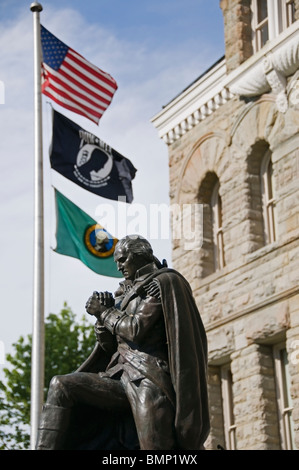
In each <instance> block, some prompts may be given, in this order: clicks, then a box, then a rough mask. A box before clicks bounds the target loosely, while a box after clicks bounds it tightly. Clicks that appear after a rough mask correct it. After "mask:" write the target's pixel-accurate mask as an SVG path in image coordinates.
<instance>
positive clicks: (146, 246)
mask: <svg viewBox="0 0 299 470" xmlns="http://www.w3.org/2000/svg"><path fill="white" fill-rule="evenodd" d="M114 261H115V262H116V264H117V269H118V270H119V271H121V272H122V273H123V275H124V277H125V279H130V280H133V279H134V278H135V274H136V271H138V269H140V268H142V267H143V266H145V265H146V264H148V263H151V262H153V261H154V255H153V249H152V247H151V244H150V243H149V242H148V241H147V240H146V239H145V238H143V237H141V236H140V235H127V236H126V237H124V238H122V239H121V240H119V241H118V242H117V244H116V246H115V250H114Z"/></svg>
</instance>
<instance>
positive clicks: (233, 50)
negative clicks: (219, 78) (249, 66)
mask: <svg viewBox="0 0 299 470" xmlns="http://www.w3.org/2000/svg"><path fill="white" fill-rule="evenodd" d="M250 4H251V2H250V0H221V1H220V7H221V9H222V12H223V19H224V39H225V57H226V65H227V72H228V73H229V72H231V71H232V70H234V69H236V68H237V67H238V66H239V65H241V64H242V63H243V62H245V60H247V59H248V58H249V57H251V56H252V54H253V48H252V32H251V8H250Z"/></svg>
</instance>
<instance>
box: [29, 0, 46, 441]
mask: <svg viewBox="0 0 299 470" xmlns="http://www.w3.org/2000/svg"><path fill="white" fill-rule="evenodd" d="M42 9H43V7H42V5H41V4H40V3H38V2H34V3H32V4H31V5H30V10H31V11H32V13H33V35H34V121H35V122H34V145H35V159H34V162H35V163H34V167H35V175H34V177H35V182H34V191H35V195H34V206H35V207H34V210H35V215H34V290H33V326H32V354H31V356H32V359H31V441H30V443H31V449H35V446H36V439H37V432H38V425H39V419H40V413H41V407H42V403H43V388H44V215H43V210H44V208H43V206H44V201H43V199H44V195H43V138H42V98H41V52H40V49H41V41H40V12H41V11H42Z"/></svg>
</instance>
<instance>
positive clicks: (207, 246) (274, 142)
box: [152, 0, 299, 450]
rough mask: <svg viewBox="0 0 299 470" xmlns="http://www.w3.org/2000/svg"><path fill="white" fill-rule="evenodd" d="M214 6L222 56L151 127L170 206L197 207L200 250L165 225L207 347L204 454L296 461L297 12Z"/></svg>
mask: <svg viewBox="0 0 299 470" xmlns="http://www.w3.org/2000/svg"><path fill="white" fill-rule="evenodd" d="M220 7H221V9H222V12H223V18H224V38H225V57H224V58H221V59H220V60H219V61H218V62H217V63H216V64H214V65H213V66H212V67H211V68H210V69H209V70H208V71H207V72H206V73H204V74H203V75H201V76H200V77H199V78H198V79H197V80H195V81H194V82H193V83H192V84H191V85H190V86H189V87H188V88H187V89H185V90H184V91H183V92H182V93H181V94H180V95H178V96H177V97H176V98H174V99H173V100H172V101H171V102H170V103H169V104H168V105H167V106H165V107H164V108H163V109H162V110H161V112H159V113H158V114H157V115H156V116H155V117H154V118H153V119H152V123H153V125H154V126H155V127H156V129H157V131H158V133H159V136H160V137H161V138H162V139H163V140H164V142H165V144H166V145H167V146H168V152H169V177H170V203H171V206H172V205H173V207H177V206H178V205H179V207H180V208H182V207H199V206H200V207H201V208H202V222H203V223H202V224H201V225H200V227H201V231H202V236H201V237H197V238H196V240H197V245H196V246H195V245H194V243H193V245H192V244H191V245H190V244H189V245H186V239H184V238H183V237H182V236H179V234H180V233H181V232H180V230H178V228H180V227H179V226H181V224H182V223H186V217H187V218H188V217H191V218H192V214H193V212H192V211H190V212H189V213H188V212H186V214H187V215H186V217H185V216H184V217H183V218H182V217H174V218H173V219H172V223H173V256H172V258H173V266H174V268H177V269H178V270H179V271H181V272H182V274H184V275H185V276H186V278H187V279H188V280H189V282H190V283H191V286H192V288H193V292H194V295H195V298H196V301H197V303H198V307H199V310H200V312H201V315H202V318H203V321H204V324H205V327H206V331H207V335H208V344H209V397H210V413H211V433H210V436H209V439H208V441H207V448H208V449H216V448H217V445H218V444H220V445H222V446H223V447H225V448H227V449H239V450H267V449H269V450H270V449H271V450H275V449H299V70H298V69H299V21H298V20H299V0H293V1H292V0H252V1H250V0H221V1H220ZM188 214H189V215H188ZM193 218H194V214H193ZM189 222H190V223H191V225H190V227H192V222H193V221H192V220H191V221H189ZM195 225H196V224H195ZM198 227H199V225H198ZM198 227H197V229H196V227H195V229H196V230H200V229H199V228H198ZM190 230H191V229H190ZM185 238H186V237H185ZM187 238H188V237H187Z"/></svg>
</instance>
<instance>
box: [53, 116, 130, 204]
mask: <svg viewBox="0 0 299 470" xmlns="http://www.w3.org/2000/svg"><path fill="white" fill-rule="evenodd" d="M53 114H54V115H53V140H52V148H51V151H50V162H51V167H52V168H53V169H54V170H56V171H57V172H58V173H60V174H61V175H63V176H64V177H65V178H68V179H69V180H71V181H73V182H74V183H76V184H78V185H79V186H81V187H82V188H84V189H86V190H87V191H91V192H92V193H94V194H97V195H98V196H101V197H105V198H107V199H113V200H116V201H117V200H118V199H119V198H121V200H125V201H126V202H129V203H130V202H132V200H133V193H132V184H131V181H132V179H133V178H134V177H135V173H136V168H135V167H134V165H133V164H132V163H131V162H130V160H128V159H127V158H125V157H124V156H123V155H121V154H120V153H118V152H117V151H116V150H114V149H113V148H111V147H110V145H108V144H106V143H105V142H103V141H102V140H101V139H99V137H96V136H95V135H93V134H91V133H90V132H88V131H86V130H84V129H82V128H81V127H80V126H79V125H78V124H75V123H74V122H72V121H71V120H70V119H67V118H66V117H65V116H63V115H62V114H60V113H58V112H57V111H55V110H54V111H53Z"/></svg>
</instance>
